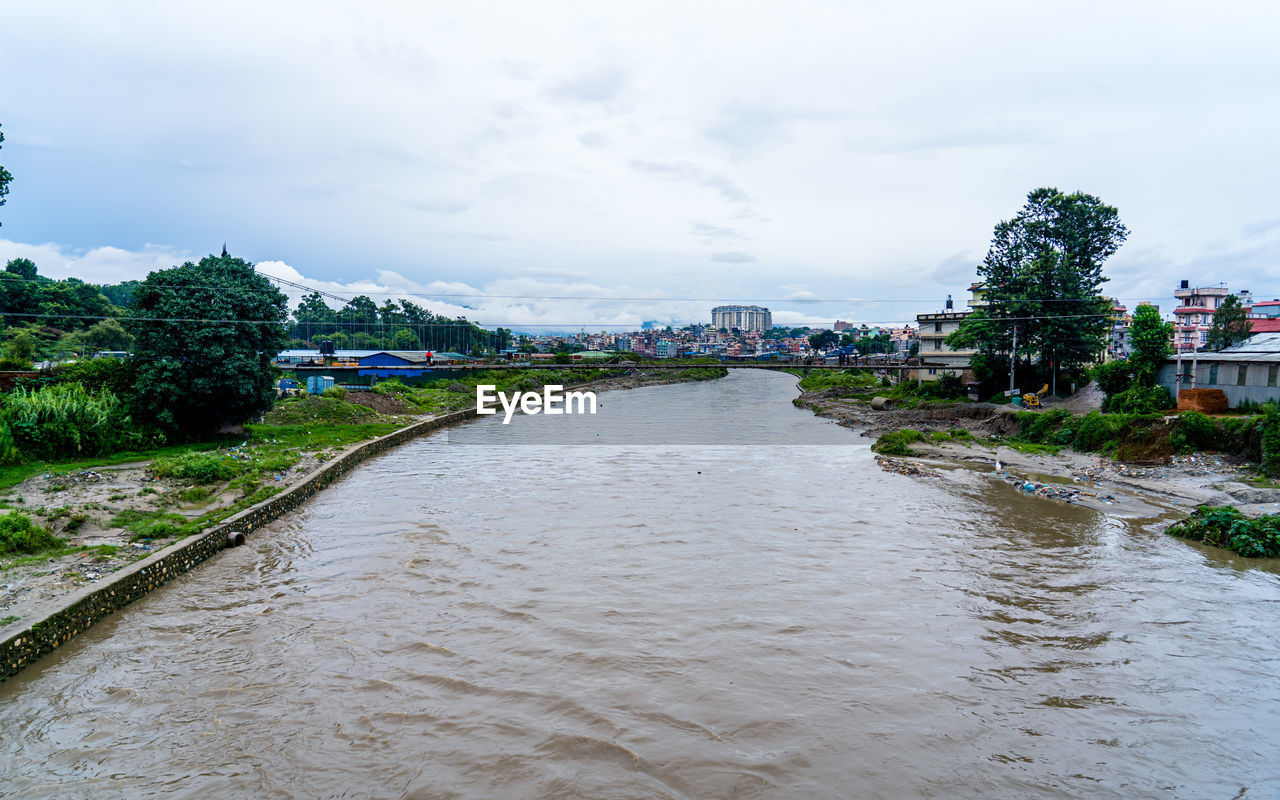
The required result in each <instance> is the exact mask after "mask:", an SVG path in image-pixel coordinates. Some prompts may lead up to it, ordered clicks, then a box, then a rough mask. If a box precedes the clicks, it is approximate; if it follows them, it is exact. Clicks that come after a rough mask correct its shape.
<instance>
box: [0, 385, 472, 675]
mask: <svg viewBox="0 0 1280 800" xmlns="http://www.w3.org/2000/svg"><path fill="white" fill-rule="evenodd" d="M475 415H476V412H475V409H466V410H464V411H457V412H454V413H452V414H444V415H441V416H438V417H434V418H432V419H429V420H423V421H422V422H418V423H415V424H413V425H410V426H408V427H405V428H401V429H400V430H398V431H394V432H392V433H389V434H387V435H386V436H382V437H379V438H377V439H374V440H372V441H369V442H365V443H364V444H362V445H359V446H357V447H355V448H353V449H352V450H351V451H349V452H347V453H345V454H343V455H342V456H340V457H338V458H336V459H334V460H332V461H330V462H328V463H327V464H324V465H323V466H321V467H319V468H318V469H316V470H315V471H314V472H312V473H311V474H310V475H308V476H307V477H306V478H304V479H303V480H302V482H300V483H298V484H297V485H296V486H293V487H291V488H289V489H286V490H285V491H283V492H281V493H280V494H278V495H276V496H274V497H272V498H270V499H267V500H264V501H263V502H261V503H259V504H257V505H256V506H252V507H250V508H246V509H245V510H244V511H241V512H240V513H238V514H236V515H234V516H232V517H229V518H227V519H226V520H225V521H224V522H222V523H221V524H219V525H215V526H214V527H212V528H209V529H208V530H206V531H203V532H201V533H199V534H196V535H195V536H191V537H189V538H187V539H184V540H182V541H180V542H176V543H174V544H172V545H170V546H168V547H166V548H165V549H163V550H160V551H159V552H156V553H153V554H152V555H150V556H148V557H147V558H144V559H142V560H141V561H138V562H137V563H135V564H131V565H129V566H128V567H125V568H124V569H121V570H119V571H118V572H114V573H112V574H111V575H109V576H107V577H106V578H105V579H104V580H103V582H102V583H101V584H98V585H95V586H92V587H86V588H85V589H82V590H80V591H79V592H77V593H75V594H72V595H71V596H69V597H68V598H66V601H65V602H64V603H63V604H62V606H61V607H60V608H58V609H57V610H56V611H53V612H52V613H50V614H48V615H47V616H45V617H44V619H41V620H39V621H37V622H34V623H32V624H31V625H30V626H28V627H26V628H25V629H21V630H19V631H17V632H16V633H13V634H11V635H9V636H8V637H7V638H6V639H5V640H4V641H3V642H0V680H4V679H6V678H9V677H12V676H13V675H15V674H17V673H18V672H19V671H20V670H21V669H22V668H23V667H25V666H27V665H29V664H31V663H32V662H34V661H35V660H37V659H38V658H40V657H41V656H43V655H45V654H46V653H49V652H52V651H53V650H56V649H57V648H58V647H60V646H62V645H64V644H66V643H67V642H68V641H70V640H71V639H73V638H74V637H76V636H77V635H78V634H80V633H81V632H83V631H84V630H86V629H87V628H89V627H90V626H92V625H93V624H94V623H95V622H98V621H99V620H101V619H103V618H105V617H106V616H108V615H109V614H111V613H112V612H114V611H115V610H116V609H119V608H122V607H124V606H126V605H128V604H129V603H131V602H133V601H134V600H137V599H138V598H139V597H142V596H143V595H146V594H147V593H148V592H151V591H152V590H154V589H155V588H156V587H158V586H163V585H164V584H165V583H167V582H169V581H170V580H172V579H173V578H175V577H177V576H179V575H181V574H182V573H184V572H186V571H187V570H189V569H191V568H193V567H195V566H197V565H198V564H200V563H201V562H203V561H204V560H205V559H207V558H209V557H210V556H212V555H214V554H215V553H217V552H218V551H219V550H221V549H223V548H224V547H226V546H227V534H228V533H230V532H232V531H236V532H240V533H245V534H248V533H251V532H252V531H255V530H257V529H258V528H261V527H262V526H263V525H266V524H267V523H269V522H272V521H274V520H275V519H277V518H279V517H280V516H282V515H283V514H285V513H286V512H289V511H292V510H294V509H295V508H297V507H298V506H300V505H301V504H302V503H304V502H306V501H307V499H309V498H310V497H312V496H313V495H315V494H316V493H317V492H319V491H320V490H321V489H323V488H325V487H326V486H328V485H329V484H331V483H333V482H334V481H335V480H337V479H338V478H340V477H341V476H342V475H344V474H345V473H347V472H349V471H350V470H351V469H352V468H353V467H355V466H356V465H357V464H359V463H360V462H362V461H364V460H366V459H368V458H370V457H372V456H375V455H378V454H379V453H383V452H385V451H387V450H390V449H391V448H393V447H396V446H397V445H401V444H404V443H405V442H407V441H409V440H411V439H414V438H416V437H418V436H421V435H423V434H425V433H429V432H430V431H433V430H436V429H438V428H442V427H445V426H447V425H452V424H455V423H458V422H462V421H463V420H466V419H469V418H471V417H474V416H475Z"/></svg>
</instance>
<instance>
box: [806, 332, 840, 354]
mask: <svg viewBox="0 0 1280 800" xmlns="http://www.w3.org/2000/svg"><path fill="white" fill-rule="evenodd" d="M839 341H840V336H839V335H838V334H837V333H836V332H835V331H833V330H823V331H819V332H817V333H814V334H810V335H809V346H810V347H812V348H813V349H814V350H817V351H819V352H821V351H823V350H828V349H830V348H832V347H835V346H836V344H837V343H838V342H839Z"/></svg>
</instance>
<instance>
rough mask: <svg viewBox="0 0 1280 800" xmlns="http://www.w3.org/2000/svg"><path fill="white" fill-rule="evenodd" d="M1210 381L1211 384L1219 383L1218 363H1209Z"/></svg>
mask: <svg viewBox="0 0 1280 800" xmlns="http://www.w3.org/2000/svg"><path fill="white" fill-rule="evenodd" d="M1208 383H1209V385H1210V386H1217V385H1218V365H1217V364H1210V365H1209V381H1208Z"/></svg>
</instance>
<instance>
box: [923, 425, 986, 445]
mask: <svg viewBox="0 0 1280 800" xmlns="http://www.w3.org/2000/svg"><path fill="white" fill-rule="evenodd" d="M929 438H930V439H932V440H933V441H934V442H937V443H938V444H948V443H951V442H954V443H956V444H962V445H964V446H965V447H969V446H970V445H972V444H973V443H974V442H976V441H978V439H977V438H976V437H975V436H974V435H973V434H972V433H969V431H968V430H966V429H965V428H952V429H951V430H949V431H931V432H930V433H929Z"/></svg>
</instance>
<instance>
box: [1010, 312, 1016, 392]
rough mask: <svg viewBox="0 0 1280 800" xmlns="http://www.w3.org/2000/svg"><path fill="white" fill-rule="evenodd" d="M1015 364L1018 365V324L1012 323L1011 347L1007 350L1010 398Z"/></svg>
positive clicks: (1012, 390) (1012, 389)
mask: <svg viewBox="0 0 1280 800" xmlns="http://www.w3.org/2000/svg"><path fill="white" fill-rule="evenodd" d="M1017 365H1018V326H1017V325H1014V326H1013V349H1011V350H1010V351H1009V397H1010V398H1012V397H1013V394H1014V388H1015V387H1014V385H1013V380H1014V371H1015V370H1016V369H1017Z"/></svg>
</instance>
